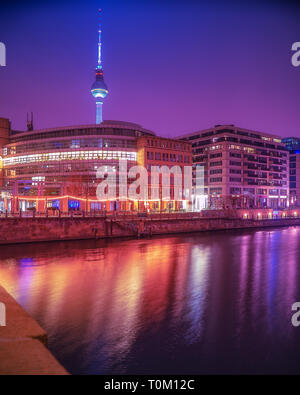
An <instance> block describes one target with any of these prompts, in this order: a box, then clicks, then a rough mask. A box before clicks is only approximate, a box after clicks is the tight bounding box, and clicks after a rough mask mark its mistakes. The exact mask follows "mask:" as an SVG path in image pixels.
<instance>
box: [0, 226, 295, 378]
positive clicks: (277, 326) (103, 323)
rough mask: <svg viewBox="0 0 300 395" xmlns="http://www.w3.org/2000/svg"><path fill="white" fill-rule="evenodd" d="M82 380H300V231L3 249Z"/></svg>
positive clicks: (59, 353)
mask: <svg viewBox="0 0 300 395" xmlns="http://www.w3.org/2000/svg"><path fill="white" fill-rule="evenodd" d="M0 284H1V285H2V286H4V287H5V288H6V289H7V291H8V292H10V293H11V294H12V295H13V296H14V297H15V298H16V299H17V301H18V302H19V303H20V304H21V305H22V306H23V307H24V308H25V309H26V310H27V311H28V312H29V314H31V315H32V316H33V317H34V318H35V319H36V320H37V321H38V322H39V323H40V325H41V326H42V327H43V328H44V329H45V330H46V331H47V333H48V335H49V348H50V350H51V351H52V352H53V354H54V355H55V356H56V357H57V359H58V360H59V361H60V362H61V363H62V364H63V366H64V367H66V369H67V370H68V371H69V372H70V373H73V374H205V373H208V374H212V373H222V374H228V373H229V374H232V373H246V374H248V373H270V374H278V373H298V374H299V373H300V326H299V327H298V328H297V327H293V326H292V325H291V316H292V311H291V305H292V304H293V303H294V302H297V301H300V227H288V228H280V229H267V230H266V229H264V230H250V231H246V230H244V231H218V232H207V233H199V234H185V235H176V236H167V237H153V238H152V239H142V240H113V241H103V240H98V241H95V240H90V241H68V242H49V243H37V244H22V245H14V246H0Z"/></svg>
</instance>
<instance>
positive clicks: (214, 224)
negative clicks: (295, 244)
mask: <svg viewBox="0 0 300 395" xmlns="http://www.w3.org/2000/svg"><path fill="white" fill-rule="evenodd" d="M223 214H224V213H223ZM298 225H300V218H299V217H297V218H293V217H289V218H286V217H285V218H282V217H280V218H278V217H276V218H268V216H267V218H266V217H260V216H258V217H254V218H253V217H250V218H249V217H241V216H236V217H233V216H225V215H223V216H218V217H203V216H201V217H200V216H199V215H191V214H189V215H188V216H186V215H184V214H182V215H173V214H171V215H164V216H163V217H162V216H159V215H158V216H156V217H155V216H145V217H139V216H123V217H119V216H111V217H51V218H43V217H35V218H14V217H11V218H2V219H0V244H13V243H27V242H38V241H57V240H80V239H105V238H114V237H116V238H119V237H148V236H152V235H164V234H174V233H187V232H203V231H217V230H227V229H248V228H267V227H282V226H298Z"/></svg>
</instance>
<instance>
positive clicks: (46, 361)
mask: <svg viewBox="0 0 300 395" xmlns="http://www.w3.org/2000/svg"><path fill="white" fill-rule="evenodd" d="M0 355H1V357H0V375H66V374H67V371H66V370H65V369H64V368H63V367H62V366H61V365H60V364H59V363H58V362H57V360H56V359H55V358H54V357H53V355H52V354H51V353H50V351H49V350H48V349H47V348H46V347H45V346H44V345H43V344H42V343H41V342H40V341H39V340H30V339H29V340H12V341H2V340H1V338H0Z"/></svg>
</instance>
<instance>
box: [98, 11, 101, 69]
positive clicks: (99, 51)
mask: <svg viewBox="0 0 300 395" xmlns="http://www.w3.org/2000/svg"><path fill="white" fill-rule="evenodd" d="M101 12H102V10H101V8H99V30H98V34H99V36H98V65H97V69H102V59H101V45H102V43H101V33H102V30H101Z"/></svg>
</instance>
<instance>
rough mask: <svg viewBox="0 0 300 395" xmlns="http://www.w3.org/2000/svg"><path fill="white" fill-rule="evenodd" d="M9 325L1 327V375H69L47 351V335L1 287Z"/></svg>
mask: <svg viewBox="0 0 300 395" xmlns="http://www.w3.org/2000/svg"><path fill="white" fill-rule="evenodd" d="M0 302H1V303H4V305H5V308H6V326H0V375H6V374H11V375H25V374H26V375H36V374H53V375H54V374H55V375H57V374H59V375H64V374H68V373H67V371H66V370H65V369H64V368H63V367H62V366H61V365H60V364H59V362H58V361H57V360H56V359H55V358H54V356H53V355H52V354H51V353H50V351H49V350H48V349H47V347H46V344H47V334H46V332H45V331H44V330H43V329H42V328H41V327H40V325H39V324H38V323H37V322H36V321H35V320H34V319H33V318H32V317H30V315H29V314H28V313H26V311H25V310H24V309H23V308H22V307H21V306H20V305H19V304H18V303H17V302H16V301H15V299H14V298H13V297H12V296H10V295H9V294H8V293H7V292H6V290H5V289H4V288H3V287H1V286H0Z"/></svg>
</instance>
